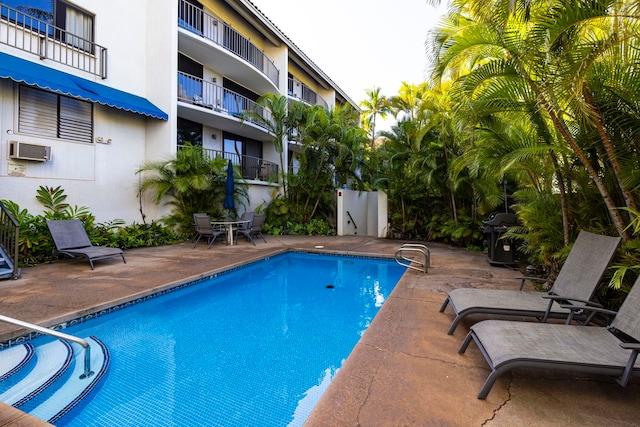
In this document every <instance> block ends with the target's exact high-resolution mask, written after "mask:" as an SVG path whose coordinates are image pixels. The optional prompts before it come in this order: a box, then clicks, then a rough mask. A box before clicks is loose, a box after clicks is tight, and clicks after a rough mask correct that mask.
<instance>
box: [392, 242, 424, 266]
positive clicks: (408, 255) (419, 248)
mask: <svg viewBox="0 0 640 427" xmlns="http://www.w3.org/2000/svg"><path fill="white" fill-rule="evenodd" d="M416 258H420V259H416ZM395 260H396V262H397V263H398V264H400V265H402V266H403V267H407V268H410V269H412V270H417V271H422V272H424V273H427V272H428V269H429V267H430V264H429V261H430V252H429V248H427V247H426V246H425V245H422V244H420V243H405V244H404V245H402V246H401V247H400V249H398V250H397V251H396V255H395Z"/></svg>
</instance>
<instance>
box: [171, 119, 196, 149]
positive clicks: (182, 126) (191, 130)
mask: <svg viewBox="0 0 640 427" xmlns="http://www.w3.org/2000/svg"><path fill="white" fill-rule="evenodd" d="M177 140H178V145H184V144H186V143H190V144H191V145H195V146H198V147H202V124H200V123H196V122H192V121H191V120H187V119H183V118H182V117H178V137H177Z"/></svg>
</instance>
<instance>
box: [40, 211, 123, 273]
mask: <svg viewBox="0 0 640 427" xmlns="http://www.w3.org/2000/svg"><path fill="white" fill-rule="evenodd" d="M47 227H48V228H49V232H51V237H52V238H53V242H54V243H55V245H56V249H55V251H54V256H57V255H66V256H69V257H71V258H86V259H87V260H88V261H89V264H90V265H91V269H92V270H93V269H94V266H93V262H94V261H98V260H101V259H107V258H114V257H122V261H123V262H124V263H125V264H126V263H127V260H126V259H125V258H124V252H122V249H120V248H110V247H106V246H94V245H93V244H91V240H89V236H87V232H86V230H85V229H84V226H83V225H82V222H81V221H80V220H79V219H69V220H66V219H65V220H49V219H48V220H47Z"/></svg>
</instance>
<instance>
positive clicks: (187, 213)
mask: <svg viewBox="0 0 640 427" xmlns="http://www.w3.org/2000/svg"><path fill="white" fill-rule="evenodd" d="M227 164H228V161H227V160H225V159H224V158H211V157H210V156H209V155H208V154H207V152H206V151H205V150H203V149H202V148H201V147H194V146H191V145H190V144H185V146H184V147H183V148H182V149H180V150H178V152H177V153H176V156H175V157H174V158H170V159H167V160H164V161H157V162H150V163H147V164H145V165H143V166H142V167H141V168H140V170H139V171H138V173H144V177H143V179H142V181H141V184H140V193H141V194H144V193H145V192H150V193H151V194H152V200H153V201H154V202H155V203H158V204H162V203H164V204H166V205H168V206H171V212H170V214H169V215H168V216H166V217H165V218H163V222H164V223H165V224H166V225H168V226H175V227H178V230H179V232H180V233H192V232H193V214H194V213H197V212H206V213H209V214H210V215H211V216H212V217H214V218H216V217H218V218H222V217H223V216H225V215H224V212H223V201H224V196H225V183H226V176H227V173H226V168H227ZM234 173H235V176H236V178H237V179H236V185H235V193H234V197H235V199H236V202H237V205H240V206H244V204H245V202H246V200H247V195H248V191H247V186H246V184H243V183H242V181H241V180H240V178H241V176H240V172H239V171H238V170H236V169H235V168H234Z"/></svg>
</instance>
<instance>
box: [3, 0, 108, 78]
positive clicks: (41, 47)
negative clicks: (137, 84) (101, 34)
mask: <svg viewBox="0 0 640 427" xmlns="http://www.w3.org/2000/svg"><path fill="white" fill-rule="evenodd" d="M0 43H2V44H5V45H8V46H12V47H15V48H17V49H20V50H22V51H25V52H29V53H32V54H34V55H38V57H39V58H40V59H48V60H51V61H55V62H59V63H61V64H65V65H68V66H70V67H73V68H76V69H78V70H82V71H86V72H88V73H91V74H94V75H97V76H100V77H102V78H103V79H106V78H107V48H106V47H103V46H100V45H99V44H97V43H94V42H93V41H91V40H87V39H85V38H82V37H80V36H78V35H76V34H73V33H71V32H69V31H67V30H65V29H64V28H59V27H56V26H55V25H52V24H51V23H50V22H47V21H44V20H41V19H37V18H35V17H33V16H31V15H29V14H27V13H24V12H22V11H20V10H18V9H14V8H12V7H9V6H7V5H5V4H2V3H0Z"/></svg>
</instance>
